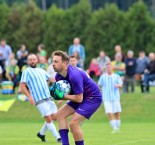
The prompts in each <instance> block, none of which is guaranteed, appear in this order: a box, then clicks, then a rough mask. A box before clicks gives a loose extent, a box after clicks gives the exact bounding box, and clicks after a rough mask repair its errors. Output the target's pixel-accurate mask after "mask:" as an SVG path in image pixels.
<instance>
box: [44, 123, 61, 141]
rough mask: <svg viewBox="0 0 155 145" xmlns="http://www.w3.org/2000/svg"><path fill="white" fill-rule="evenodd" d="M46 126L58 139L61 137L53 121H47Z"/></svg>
mask: <svg viewBox="0 0 155 145" xmlns="http://www.w3.org/2000/svg"><path fill="white" fill-rule="evenodd" d="M46 126H47V128H48V130H49V131H50V132H51V133H52V135H53V136H54V137H55V138H56V139H58V138H60V135H59V133H58V131H57V129H56V127H55V125H54V124H53V122H51V123H47V122H46Z"/></svg>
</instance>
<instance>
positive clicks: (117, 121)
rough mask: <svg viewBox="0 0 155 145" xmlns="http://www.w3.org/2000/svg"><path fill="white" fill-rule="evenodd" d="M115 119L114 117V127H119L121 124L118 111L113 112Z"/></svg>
mask: <svg viewBox="0 0 155 145" xmlns="http://www.w3.org/2000/svg"><path fill="white" fill-rule="evenodd" d="M115 119H116V127H117V128H118V129H120V126H121V120H120V112H117V113H115Z"/></svg>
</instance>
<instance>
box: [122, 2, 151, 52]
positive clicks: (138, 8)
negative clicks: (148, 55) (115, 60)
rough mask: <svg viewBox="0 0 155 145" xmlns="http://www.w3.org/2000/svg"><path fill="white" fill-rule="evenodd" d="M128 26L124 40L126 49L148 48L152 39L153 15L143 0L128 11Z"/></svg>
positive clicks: (136, 50)
mask: <svg viewBox="0 0 155 145" xmlns="http://www.w3.org/2000/svg"><path fill="white" fill-rule="evenodd" d="M126 20H127V22H126V28H125V33H124V37H123V38H124V39H123V42H124V43H125V45H126V49H133V50H134V51H135V52H136V53H137V52H138V51H139V50H146V49H147V46H148V44H149V43H151V42H150V41H149V39H150V34H151V33H150V32H151V29H152V26H151V17H150V14H149V12H148V10H147V7H146V5H145V4H144V3H143V2H142V1H138V2H137V3H135V4H134V5H133V6H132V7H131V8H130V9H129V11H128V12H127V13H126Z"/></svg>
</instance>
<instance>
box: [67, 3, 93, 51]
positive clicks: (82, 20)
mask: <svg viewBox="0 0 155 145" xmlns="http://www.w3.org/2000/svg"><path fill="white" fill-rule="evenodd" d="M91 14H92V10H91V5H90V3H89V2H88V1H87V0H80V2H79V3H78V4H76V5H74V6H72V7H71V8H70V9H68V10H67V11H66V13H65V24H66V33H67V35H66V47H67V48H68V47H69V45H70V44H71V43H72V42H73V39H74V38H75V37H79V38H80V39H81V43H82V44H85V41H86V39H87V37H88V35H87V34H86V33H85V31H86V27H87V26H88V25H89V20H90V19H91ZM67 51H68V49H67Z"/></svg>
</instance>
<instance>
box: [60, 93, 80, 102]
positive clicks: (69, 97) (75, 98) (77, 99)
mask: <svg viewBox="0 0 155 145" xmlns="http://www.w3.org/2000/svg"><path fill="white" fill-rule="evenodd" d="M63 100H70V101H72V102H77V103H81V102H82V101H83V94H78V95H67V94H66V95H64V98H63Z"/></svg>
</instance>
